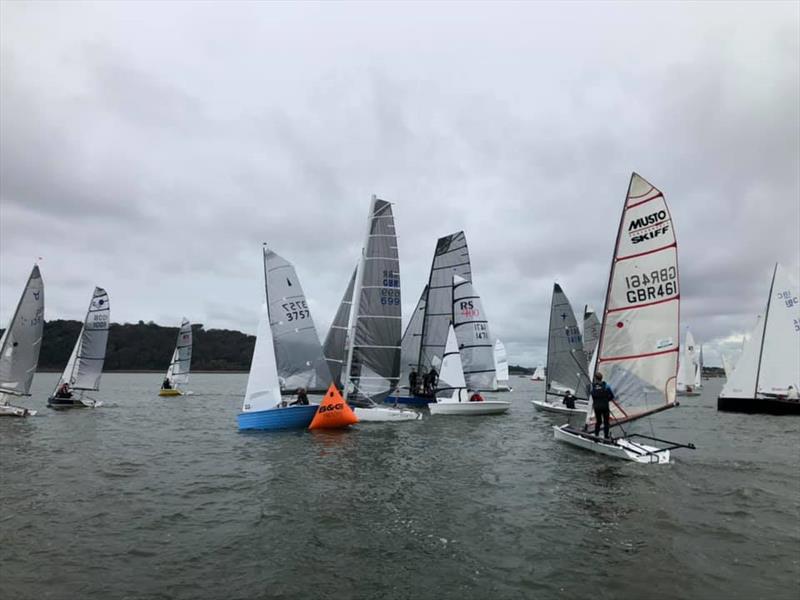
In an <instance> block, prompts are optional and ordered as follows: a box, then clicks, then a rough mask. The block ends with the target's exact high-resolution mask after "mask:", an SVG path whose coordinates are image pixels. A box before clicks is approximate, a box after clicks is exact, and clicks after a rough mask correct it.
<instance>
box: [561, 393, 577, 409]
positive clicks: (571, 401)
mask: <svg viewBox="0 0 800 600" xmlns="http://www.w3.org/2000/svg"><path fill="white" fill-rule="evenodd" d="M563 402H564V406H566V407H567V408H575V396H574V395H573V394H572V392H570V391H568V392H567V393H566V394H565V395H564V400H563Z"/></svg>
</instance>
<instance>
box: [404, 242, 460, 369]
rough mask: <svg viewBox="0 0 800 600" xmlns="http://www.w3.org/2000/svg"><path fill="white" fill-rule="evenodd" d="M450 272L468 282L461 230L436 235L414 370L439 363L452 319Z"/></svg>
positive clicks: (451, 277) (451, 274)
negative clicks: (417, 356)
mask: <svg viewBox="0 0 800 600" xmlns="http://www.w3.org/2000/svg"><path fill="white" fill-rule="evenodd" d="M454 275H458V276H459V277H461V278H462V279H464V280H466V281H470V282H471V281H472V269H471V267H470V262H469V248H467V238H466V236H465V235H464V232H463V231H459V232H458V233H453V234H451V235H447V236H445V237H442V238H439V240H438V241H437V242H436V251H435V252H434V255H433V263H432V264H431V272H430V276H429V278H428V295H427V298H426V303H425V319H424V321H423V324H422V344H421V348H420V357H419V363H418V366H419V368H418V369H417V370H418V371H419V372H425V371H428V370H429V369H430V368H431V366H435V367H436V368H437V369H438V368H439V366H440V365H441V363H442V357H443V356H444V349H445V344H446V343H447V331H448V329H449V327H450V321H451V319H452V318H453V296H452V291H453V276H454Z"/></svg>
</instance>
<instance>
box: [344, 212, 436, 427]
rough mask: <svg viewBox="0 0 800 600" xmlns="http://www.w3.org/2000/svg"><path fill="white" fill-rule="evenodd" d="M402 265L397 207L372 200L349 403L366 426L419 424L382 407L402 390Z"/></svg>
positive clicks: (359, 276)
mask: <svg viewBox="0 0 800 600" xmlns="http://www.w3.org/2000/svg"><path fill="white" fill-rule="evenodd" d="M401 308H402V307H401V304H400V260H399V257H398V252H397V234H396V233H395V227H394V215H393V214H392V205H391V204H390V203H389V202H386V201H385V200H381V199H379V198H377V197H376V196H373V197H372V202H371V204H370V211H369V218H368V220H367V235H366V240H365V242H364V246H363V248H362V251H361V259H360V261H359V263H358V268H357V270H356V280H355V286H354V288H353V303H352V306H351V311H350V321H349V327H348V340H347V362H346V363H345V370H344V376H343V380H344V381H343V383H344V399H345V400H346V401H347V403H348V404H350V406H352V407H353V408H354V411H355V414H356V416H357V417H358V420H359V421H361V422H372V421H378V422H398V421H415V420H417V419H421V418H422V414H421V413H419V412H417V411H414V410H404V409H400V408H396V407H388V406H379V405H378V403H382V402H383V401H384V399H385V398H387V397H388V396H389V394H390V393H391V392H392V390H394V389H395V387H396V386H397V381H398V378H399V375H400V349H401V346H400V341H401V322H400V321H401V319H402V314H401Z"/></svg>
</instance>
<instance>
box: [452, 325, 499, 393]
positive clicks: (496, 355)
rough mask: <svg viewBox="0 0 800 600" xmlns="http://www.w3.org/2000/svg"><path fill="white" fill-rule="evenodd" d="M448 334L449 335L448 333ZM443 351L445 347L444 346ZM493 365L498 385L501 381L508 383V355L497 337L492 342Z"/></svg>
mask: <svg viewBox="0 0 800 600" xmlns="http://www.w3.org/2000/svg"><path fill="white" fill-rule="evenodd" d="M448 335H450V334H449V333H448ZM445 352H447V349H446V348H445ZM494 366H495V373H496V374H497V383H498V385H499V384H500V383H501V382H502V383H504V384H507V383H508V355H507V354H506V347H505V346H504V345H503V342H501V341H500V340H499V339H498V340H497V341H496V342H495V343H494Z"/></svg>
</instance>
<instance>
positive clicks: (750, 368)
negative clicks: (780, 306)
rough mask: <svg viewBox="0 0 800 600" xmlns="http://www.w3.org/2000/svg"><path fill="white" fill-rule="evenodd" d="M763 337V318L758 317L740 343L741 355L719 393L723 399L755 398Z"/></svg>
mask: <svg viewBox="0 0 800 600" xmlns="http://www.w3.org/2000/svg"><path fill="white" fill-rule="evenodd" d="M763 336H764V318H763V317H762V316H761V315H759V316H758V317H757V318H756V324H755V326H754V327H753V329H752V331H751V332H750V334H749V335H748V336H747V337H745V339H744V342H743V343H742V353H741V354H740V355H739V360H738V361H736V366H735V367H734V369H733V372H731V373H730V374H729V375H728V379H727V381H726V382H725V385H724V386H723V388H722V392H720V397H723V398H755V393H756V380H757V378H758V358H759V355H760V354H761V340H762V339H763Z"/></svg>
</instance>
